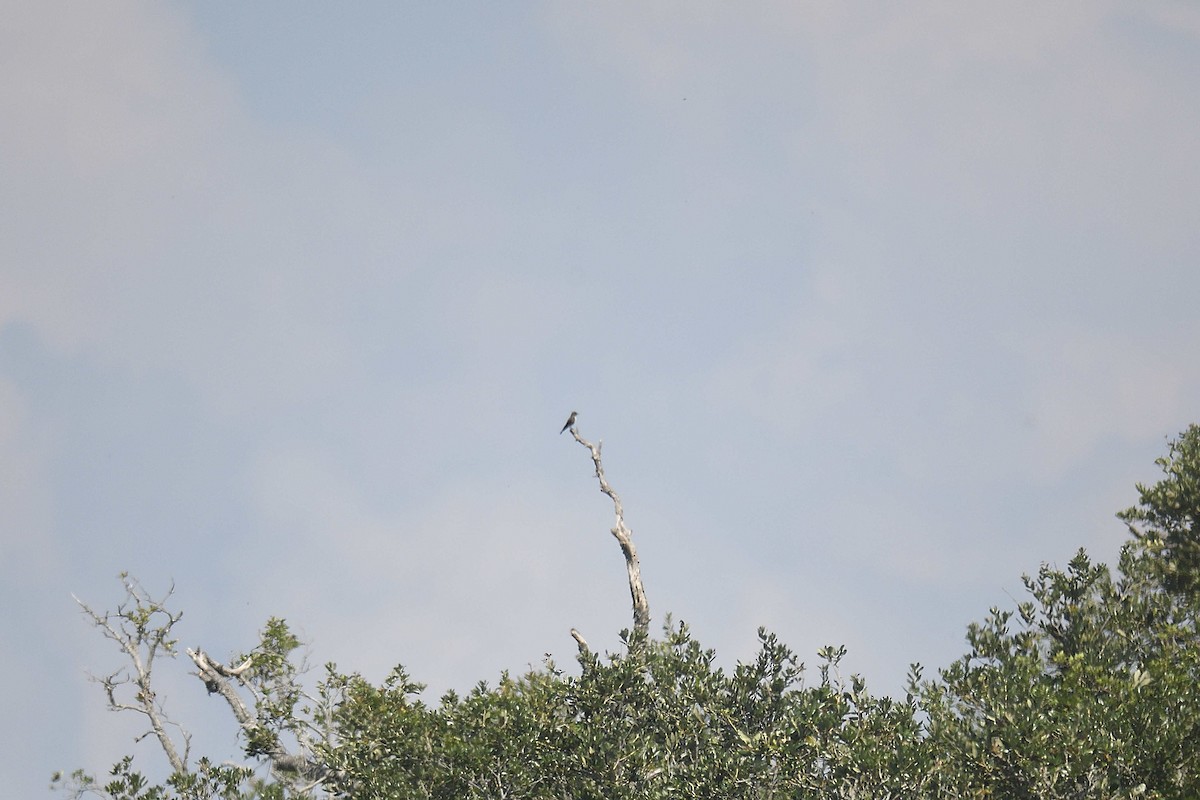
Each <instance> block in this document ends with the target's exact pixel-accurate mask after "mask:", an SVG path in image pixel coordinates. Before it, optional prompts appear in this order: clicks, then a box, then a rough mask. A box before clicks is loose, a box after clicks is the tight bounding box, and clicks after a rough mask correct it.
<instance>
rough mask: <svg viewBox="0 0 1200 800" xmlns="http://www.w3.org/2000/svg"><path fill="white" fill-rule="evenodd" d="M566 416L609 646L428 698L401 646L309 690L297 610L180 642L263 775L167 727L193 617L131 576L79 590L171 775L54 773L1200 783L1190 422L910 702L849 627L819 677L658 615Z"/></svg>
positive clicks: (128, 768)
mask: <svg viewBox="0 0 1200 800" xmlns="http://www.w3.org/2000/svg"><path fill="white" fill-rule="evenodd" d="M571 432H572V435H573V436H574V437H575V439H576V440H577V441H578V442H579V443H580V444H582V445H584V446H585V447H587V448H588V449H589V451H590V453H591V456H592V459H593V463H594V465H595V469H596V476H597V479H598V481H599V483H600V488H601V491H602V492H604V494H606V495H607V496H608V497H609V498H610V499H611V500H612V502H613V506H614V511H615V515H616V524H615V525H614V527H613V529H612V533H613V536H614V537H615V538H616V539H617V541H618V543H619V545H620V547H621V551H622V553H623V555H624V556H625V560H626V566H627V568H628V575H629V584H630V598H631V605H632V609H633V627H632V629H631V630H630V631H626V632H624V634H623V647H622V649H621V651H620V652H617V653H611V654H606V655H603V656H601V655H599V654H596V653H594V652H592V651H591V649H590V648H589V647H588V645H587V642H586V640H585V639H584V637H583V636H582V635H581V634H580V633H579V632H578V631H574V630H573V631H572V632H571V633H572V636H574V638H575V640H576V642H577V644H578V648H579V653H578V656H577V661H578V671H577V674H567V673H566V672H564V671H563V670H561V669H559V668H558V666H557V665H555V664H554V663H553V662H550V661H547V662H546V663H545V664H544V665H543V666H542V667H541V668H539V669H533V670H530V671H529V672H527V673H526V674H524V675H521V676H517V677H514V676H511V675H509V674H504V675H502V676H501V678H500V680H499V681H498V683H497V684H496V685H495V686H488V685H487V684H485V683H480V684H478V685H477V686H476V687H475V688H474V689H472V690H471V691H470V692H468V693H466V694H465V695H463V696H460V695H459V694H457V693H455V692H450V693H447V694H446V695H445V696H444V697H442V698H441V699H440V701H439V702H438V703H436V704H434V705H427V704H426V702H425V701H424V700H423V699H422V691H423V686H422V685H421V684H419V683H416V682H415V681H414V680H413V679H412V678H411V677H410V676H409V674H408V673H407V672H406V671H405V670H404V668H403V667H397V668H396V669H395V670H393V672H392V673H391V674H390V675H389V676H388V677H387V678H386V679H385V680H384V681H383V683H382V684H380V685H374V684H372V683H371V682H370V681H367V680H365V679H364V678H362V677H361V676H360V675H354V674H351V675H346V674H342V673H340V672H339V671H338V670H337V668H336V667H335V666H334V665H332V664H328V665H326V667H325V670H324V672H323V674H322V676H321V679H320V680H319V681H317V683H316V686H315V687H314V688H313V689H312V690H311V691H308V690H306V689H305V688H304V687H303V686H302V681H301V677H302V672H303V665H302V664H301V663H298V661H297V658H296V650H297V646H298V644H299V642H298V640H297V639H296V638H295V636H294V635H293V634H292V633H291V632H290V630H289V628H288V626H287V624H286V623H285V622H284V621H283V620H278V619H272V620H269V621H268V623H267V625H266V626H265V628H264V629H263V631H262V635H261V641H260V642H259V644H258V645H257V646H256V647H255V648H254V649H252V650H251V651H249V652H248V653H244V654H238V655H235V656H234V657H233V658H231V659H230V661H229V663H230V664H237V666H233V667H230V666H226V665H224V664H222V663H220V662H218V661H216V660H215V659H213V658H212V657H210V656H209V655H208V654H206V653H205V652H204V651H201V650H194V651H193V650H190V649H188V650H185V651H184V652H185V653H186V654H187V655H188V657H189V658H190V659H191V661H192V663H193V664H194V665H195V667H196V670H197V673H196V674H197V675H198V677H199V678H200V680H201V681H202V683H203V685H204V686H205V687H206V689H207V690H208V692H209V693H210V694H211V695H214V696H215V697H219V698H221V699H222V700H223V701H224V702H225V703H226V704H227V705H228V706H229V708H230V711H231V713H232V714H233V717H234V719H235V721H236V723H237V724H238V727H239V731H240V735H241V740H242V743H243V748H244V752H245V755H246V757H247V759H250V761H251V763H253V764H259V765H263V766H265V767H266V775H265V777H264V776H262V775H260V774H258V773H256V772H255V771H254V770H253V769H252V768H251V767H248V766H236V765H234V766H231V765H220V766H216V765H213V764H212V763H210V762H209V761H207V760H206V759H203V758H201V759H198V760H195V761H193V760H192V759H191V755H190V753H189V748H188V739H187V737H186V735H184V734H179V735H178V736H173V735H171V734H170V733H169V732H170V731H171V730H177V729H178V728H177V727H173V725H174V724H173V723H172V722H171V721H170V720H169V719H168V718H167V716H166V714H165V712H164V711H163V709H162V707H161V705H160V701H159V699H158V698H157V696H156V695H155V694H154V690H153V684H152V666H153V665H154V664H155V663H156V662H155V657H162V656H166V657H174V656H176V655H177V652H176V647H175V638H174V635H173V633H172V631H173V629H174V627H175V625H176V624H177V623H178V622H179V620H180V617H181V615H180V614H179V613H177V612H173V611H171V610H170V609H169V608H168V605H169V604H168V602H167V600H168V599H169V593H168V596H167V597H165V598H162V599H160V600H154V599H152V598H151V597H149V596H148V595H147V594H146V593H145V592H144V591H143V590H141V588H140V586H139V585H138V584H136V582H133V581H130V580H129V579H127V578H125V577H124V576H123V580H124V581H125V585H126V595H127V596H126V600H125V602H124V603H122V604H121V605H119V606H118V608H117V611H116V612H111V613H108V614H98V613H96V612H94V611H92V610H91V609H90V608H89V607H87V606H83V608H84V610H85V612H86V613H87V614H88V615H89V617H90V619H91V621H92V622H93V624H95V625H97V626H98V627H99V628H100V629H101V631H102V632H104V634H105V635H106V636H108V637H109V638H111V639H113V640H114V641H115V642H117V643H118V645H119V646H120V648H121V650H122V651H123V653H124V654H125V656H126V658H127V660H128V661H129V663H130V667H129V668H128V669H127V670H125V671H121V672H118V673H115V674H113V675H111V676H109V677H107V678H101V679H98V680H99V682H100V683H101V685H102V686H103V687H104V689H105V691H106V693H107V696H108V698H109V702H110V704H111V706H112V707H113V708H114V709H118V710H125V711H132V712H135V713H139V714H141V715H143V716H145V717H146V719H147V720H148V722H149V727H150V730H149V733H152V734H153V735H155V736H156V737H157V738H158V740H159V742H160V744H162V745H163V750H164V754H165V755H166V756H167V759H168V763H169V765H170V766H171V768H172V769H171V774H170V775H169V777H168V778H167V779H166V781H165V782H163V783H161V784H151V782H150V781H149V780H148V779H147V778H145V777H144V776H143V775H142V774H140V773H138V772H136V771H135V770H134V769H133V765H132V760H131V759H130V758H126V759H123V760H122V761H121V762H119V763H118V764H117V765H116V766H115V767H114V768H113V770H112V772H111V776H110V780H108V781H107V782H102V781H100V780H97V779H95V778H93V777H91V776H89V775H87V774H86V773H83V772H76V773H74V774H73V775H72V776H71V778H69V779H65V780H63V779H61V778H60V779H59V780H58V781H57V782H58V783H59V784H60V785H62V786H63V787H64V788H66V789H67V790H68V791H70V792H72V793H74V794H76V795H82V794H87V793H91V794H96V795H99V796H102V797H109V798H114V800H175V798H180V799H186V800H201V799H207V798H221V799H222V800H234V799H235V798H237V799H238V800H243V799H248V798H271V799H272V800H283V798H299V797H318V796H325V797H347V798H364V799H370V798H429V799H431V800H432V799H434V798H437V799H442V798H445V799H446V800H450V799H451V798H453V799H454V800H458V799H459V798H467V799H468V800H470V799H471V798H530V800H537V799H538V798H547V799H549V798H556V799H557V798H564V797H570V798H617V799H618V800H623V799H625V798H628V799H629V800H633V799H635V798H636V799H639V800H640V799H641V798H647V799H657V798H664V800H665V799H666V798H696V797H701V798H708V797H712V798H718V797H719V798H732V799H734V800H736V799H738V798H746V799H747V800H750V799H751V798H753V799H754V800H765V799H766V798H785V797H786V798H890V797H904V798H922V797H927V798H942V797H954V798H958V797H979V798H986V797H995V798H1093V797H1094V798H1133V797H1148V798H1175V797H1180V798H1182V797H1195V796H1200V694H1197V693H1196V692H1195V691H1194V687H1195V685H1196V682H1197V679H1198V678H1200V637H1198V635H1197V624H1196V620H1197V610H1198V607H1200V606H1198V603H1200V600H1197V597H1198V596H1200V595H1198V593H1196V592H1195V591H1193V590H1192V589H1193V586H1194V584H1195V582H1196V581H1197V580H1200V578H1198V577H1197V576H1198V575H1200V560H1198V561H1195V562H1193V561H1192V560H1191V559H1193V558H1197V557H1198V556H1197V554H1196V553H1195V552H1194V551H1195V550H1196V545H1195V539H1196V520H1197V516H1198V515H1197V513H1196V509H1197V507H1198V506H1197V503H1196V498H1197V497H1198V496H1200V493H1198V492H1197V491H1196V486H1197V483H1198V481H1200V458H1198V457H1197V454H1198V453H1200V447H1198V446H1197V441H1198V440H1200V432H1197V429H1196V427H1195V426H1193V427H1192V428H1189V429H1188V431H1186V432H1185V433H1184V434H1183V435H1181V437H1180V438H1179V440H1177V441H1175V442H1172V443H1171V445H1170V456H1169V457H1168V458H1165V459H1161V460H1160V461H1159V462H1158V463H1159V464H1160V466H1162V467H1163V470H1164V472H1165V473H1166V478H1165V479H1164V480H1163V481H1162V482H1161V483H1159V484H1156V485H1155V486H1153V487H1150V488H1145V487H1141V486H1139V487H1138V489H1139V492H1140V494H1141V505H1140V506H1138V507H1137V508H1135V509H1130V510H1127V511H1125V512H1122V513H1121V515H1120V516H1121V518H1122V519H1124V520H1126V521H1127V522H1128V523H1129V524H1130V526H1131V529H1133V530H1134V534H1135V535H1134V538H1133V539H1132V540H1131V541H1130V542H1128V543H1127V544H1126V546H1125V547H1124V548H1123V550H1122V552H1121V555H1120V559H1119V561H1118V564H1117V568H1116V570H1110V569H1109V568H1108V567H1107V566H1105V565H1103V564H1098V563H1094V562H1093V561H1092V560H1091V559H1090V558H1089V557H1088V556H1087V554H1086V553H1085V552H1084V551H1082V550H1081V551H1079V553H1078V554H1077V555H1076V556H1075V557H1074V558H1073V559H1072V560H1071V561H1070V563H1069V564H1068V565H1067V566H1066V568H1065V569H1058V568H1055V567H1051V566H1049V565H1043V566H1042V568H1041V569H1040V570H1039V571H1038V573H1037V575H1036V576H1027V577H1026V578H1025V579H1024V583H1025V587H1026V590H1027V592H1028V598H1027V599H1025V600H1023V601H1022V602H1020V603H1018V604H1017V606H1016V608H1015V609H1013V610H1001V609H999V608H993V609H992V610H991V612H990V615H989V616H988V618H987V619H986V620H985V621H983V622H981V623H976V624H973V625H971V626H970V627H969V629H968V631H967V644H968V648H969V649H968V652H967V653H966V654H965V655H964V656H963V657H962V658H960V659H958V660H957V661H955V662H954V663H952V664H951V665H950V666H949V667H947V668H946V669H944V670H941V671H940V672H939V674H938V676H937V677H936V678H933V679H930V680H925V679H924V678H923V672H922V670H921V668H920V666H919V665H914V667H913V670H912V672H911V674H910V681H909V693H908V695H907V696H906V697H905V698H904V700H903V701H901V700H899V699H894V698H890V697H879V696H874V695H872V694H871V693H870V692H869V691H868V690H867V687H866V685H865V683H864V681H863V680H862V679H861V678H860V677H858V676H856V675H851V676H848V677H844V676H843V675H842V674H841V672H840V663H841V661H842V659H843V658H844V656H845V652H846V651H845V649H844V648H841V647H826V648H822V649H821V650H820V652H819V654H818V655H819V658H820V661H819V664H818V668H817V672H816V676H815V680H813V681H811V682H808V681H806V680H805V678H806V670H805V666H804V665H803V664H802V663H800V662H799V660H798V659H797V657H796V655H795V654H794V653H793V652H792V651H791V650H790V649H789V648H787V647H786V646H785V645H783V644H782V643H781V642H779V641H778V639H777V638H776V637H775V636H774V635H772V634H770V633H768V632H766V631H763V630H760V631H759V651H758V654H757V656H756V657H755V658H754V659H753V660H751V661H748V662H746V663H743V664H739V665H737V666H736V667H735V668H733V669H732V670H726V669H724V668H722V667H721V666H719V665H718V664H717V663H716V656H715V653H714V652H713V651H712V650H709V649H705V648H704V647H703V646H702V645H701V644H700V643H699V642H697V641H696V640H695V639H694V638H693V637H692V635H691V633H690V631H689V630H688V628H687V626H686V625H684V624H682V623H681V624H674V623H672V622H671V621H670V619H668V620H667V622H666V625H665V626H664V628H663V632H662V634H661V636H659V637H657V638H655V637H651V636H650V635H649V633H648V630H647V627H646V626H647V624H648V622H649V619H650V613H649V604H648V602H647V600H646V594H645V591H644V588H643V587H642V585H641V576H640V569H639V565H638V562H637V552H636V549H635V548H634V545H633V540H632V532H631V531H630V530H629V529H628V527H627V526H626V525H625V523H624V520H623V512H622V508H621V503H620V499H619V498H618V496H617V495H616V493H615V492H614V491H613V490H612V487H611V486H610V485H609V484H608V482H607V480H606V479H605V477H604V472H603V468H602V465H601V462H600V448H599V446H598V445H596V446H593V445H591V444H590V443H589V442H587V441H586V440H583V439H582V438H581V437H580V436H579V433H578V430H577V428H575V427H572V428H571ZM1135 522H1137V523H1139V524H1142V525H1145V526H1147V527H1146V530H1145V531H1140V530H1137V529H1134V528H1133V525H1134V523H1135ZM81 605H82V603H81ZM260 772H261V771H260Z"/></svg>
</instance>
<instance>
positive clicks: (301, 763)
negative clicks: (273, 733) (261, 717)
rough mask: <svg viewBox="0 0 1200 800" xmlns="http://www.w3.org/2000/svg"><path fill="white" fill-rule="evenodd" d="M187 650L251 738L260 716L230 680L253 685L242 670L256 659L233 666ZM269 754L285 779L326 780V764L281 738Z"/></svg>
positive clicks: (211, 690)
mask: <svg viewBox="0 0 1200 800" xmlns="http://www.w3.org/2000/svg"><path fill="white" fill-rule="evenodd" d="M185 652H187V654H188V657H189V658H191V659H192V663H193V664H195V665H196V669H197V670H198V672H197V675H198V676H199V678H200V680H201V681H203V682H204V686H205V688H206V689H208V693H209V694H219V695H221V697H223V698H225V702H226V703H228V704H229V708H230V710H231V711H232V712H233V717H234V719H236V720H237V723H238V725H239V726H241V728H242V730H243V731H245V733H246V735H247V738H249V737H250V736H251V735H252V734H254V733H255V732H257V731H258V730H259V728H260V727H261V726H260V725H259V722H258V720H257V719H256V718H255V716H254V715H253V714H252V713H250V709H248V708H247V707H246V704H245V703H244V702H242V698H241V696H240V695H238V693H237V690H236V689H234V688H233V685H232V684H231V683H230V678H236V679H237V680H238V681H239V682H240V683H242V685H244V686H247V687H249V684H248V683H246V680H245V678H243V677H242V673H244V672H245V671H246V670H247V669H249V668H250V665H251V661H252V659H250V658H247V659H246V660H245V661H243V662H242V663H241V664H240V665H239V666H237V667H233V668H230V667H226V666H225V665H224V664H222V663H220V662H219V661H216V660H215V659H213V658H211V657H209V655H208V654H207V653H205V652H204V651H203V650H192V649H191V648H190V647H189V648H187V649H186V651H185ZM266 756H267V758H268V759H269V760H270V762H271V771H272V772H273V773H274V774H275V775H276V777H278V778H280V779H281V780H285V781H288V782H293V781H294V780H295V779H296V778H300V779H302V780H305V781H310V782H311V784H310V785H309V787H308V788H312V787H313V786H316V785H317V784H318V783H320V782H321V781H323V780H325V777H326V772H325V769H324V768H323V767H321V766H320V765H319V764H316V763H314V762H312V761H310V760H309V759H307V758H305V757H304V756H302V755H294V754H292V753H289V752H288V750H287V748H286V747H284V746H283V744H282V743H281V742H280V741H279V740H278V738H276V739H275V743H274V745H273V746H272V747H271V748H270V750H268V751H267V752H266Z"/></svg>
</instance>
